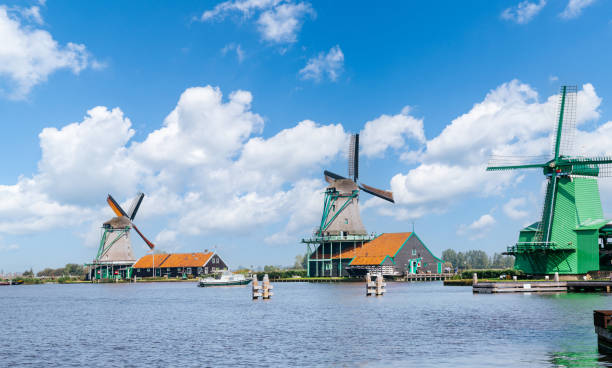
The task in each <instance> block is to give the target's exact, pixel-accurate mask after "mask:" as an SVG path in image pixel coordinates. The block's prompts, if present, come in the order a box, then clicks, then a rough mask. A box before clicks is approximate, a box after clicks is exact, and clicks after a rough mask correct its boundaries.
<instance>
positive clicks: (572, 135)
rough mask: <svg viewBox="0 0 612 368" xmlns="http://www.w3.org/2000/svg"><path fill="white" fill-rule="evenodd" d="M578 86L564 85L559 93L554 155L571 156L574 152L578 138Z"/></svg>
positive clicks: (554, 134) (553, 136)
mask: <svg viewBox="0 0 612 368" xmlns="http://www.w3.org/2000/svg"><path fill="white" fill-rule="evenodd" d="M577 97H578V87H577V86H563V87H561V93H560V94H559V106H558V108H557V119H556V121H557V124H556V125H555V128H554V130H553V135H552V150H551V151H552V154H553V157H555V158H557V157H559V156H570V155H572V154H573V149H574V141H575V139H576V103H577Z"/></svg>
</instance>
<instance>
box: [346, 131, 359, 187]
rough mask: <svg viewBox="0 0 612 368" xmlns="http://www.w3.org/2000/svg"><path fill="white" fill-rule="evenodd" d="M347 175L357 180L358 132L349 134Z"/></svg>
mask: <svg viewBox="0 0 612 368" xmlns="http://www.w3.org/2000/svg"><path fill="white" fill-rule="evenodd" d="M348 173H349V174H348V176H349V177H351V178H353V181H354V182H357V179H358V178H359V134H352V135H351V143H350V145H349V159H348Z"/></svg>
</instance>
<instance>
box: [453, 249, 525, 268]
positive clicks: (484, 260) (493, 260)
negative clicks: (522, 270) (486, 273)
mask: <svg viewBox="0 0 612 368" xmlns="http://www.w3.org/2000/svg"><path fill="white" fill-rule="evenodd" d="M442 259H443V260H444V261H445V262H448V263H450V264H451V265H450V267H452V268H458V269H461V270H467V269H486V268H500V269H507V268H512V267H514V257H512V256H505V255H503V254H500V253H493V255H492V256H489V255H487V253H486V252H485V251H483V250H468V251H466V252H457V251H455V250H453V249H447V250H445V251H444V252H442Z"/></svg>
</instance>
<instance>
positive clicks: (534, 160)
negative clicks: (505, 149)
mask: <svg viewBox="0 0 612 368" xmlns="http://www.w3.org/2000/svg"><path fill="white" fill-rule="evenodd" d="M548 161H549V159H548V158H547V157H546V156H500V155H493V156H491V157H490V158H489V163H488V164H487V171H504V170H516V169H538V168H543V167H545V166H546V165H547V164H548Z"/></svg>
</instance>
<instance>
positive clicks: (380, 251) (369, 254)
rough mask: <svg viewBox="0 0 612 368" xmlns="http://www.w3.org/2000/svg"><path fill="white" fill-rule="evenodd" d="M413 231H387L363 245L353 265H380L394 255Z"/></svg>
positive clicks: (352, 262)
mask: <svg viewBox="0 0 612 368" xmlns="http://www.w3.org/2000/svg"><path fill="white" fill-rule="evenodd" d="M410 234H412V233H387V234H381V235H380V236H378V237H377V238H376V239H374V240H371V241H369V242H367V243H365V244H364V245H363V247H361V248H360V249H359V250H358V251H357V255H356V256H355V258H354V259H353V260H352V261H351V263H350V265H351V266H365V265H378V264H381V263H382V261H384V260H385V258H386V257H387V256H389V257H393V256H394V255H395V253H397V251H398V250H399V249H400V247H401V246H402V244H404V242H405V241H406V240H407V239H408V237H410Z"/></svg>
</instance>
